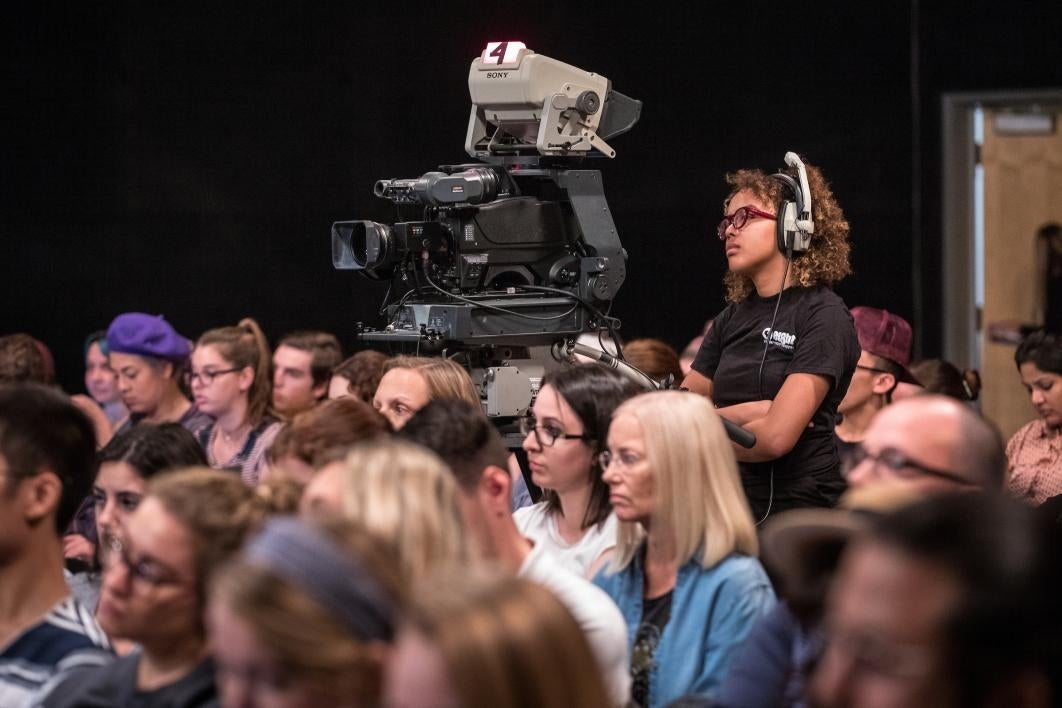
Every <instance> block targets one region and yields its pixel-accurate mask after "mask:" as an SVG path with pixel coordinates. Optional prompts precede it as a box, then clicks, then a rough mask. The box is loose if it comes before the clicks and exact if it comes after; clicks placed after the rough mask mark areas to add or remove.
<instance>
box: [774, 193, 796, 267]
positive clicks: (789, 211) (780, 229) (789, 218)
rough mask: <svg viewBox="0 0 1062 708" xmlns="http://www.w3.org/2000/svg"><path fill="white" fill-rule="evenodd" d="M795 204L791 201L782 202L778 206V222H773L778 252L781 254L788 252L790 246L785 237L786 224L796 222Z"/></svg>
mask: <svg viewBox="0 0 1062 708" xmlns="http://www.w3.org/2000/svg"><path fill="white" fill-rule="evenodd" d="M796 208H797V207H796V203H795V202H791V201H788V200H786V201H783V202H782V203H781V204H779V205H778V221H776V222H775V224H776V226H775V234H776V240H777V242H778V250H779V251H781V252H782V253H783V254H786V253H788V252H789V247H790V244H789V243H788V242H787V236H786V233H785V225H786V223H787V222H788V223H793V222H794V221H796V216H797V213H796Z"/></svg>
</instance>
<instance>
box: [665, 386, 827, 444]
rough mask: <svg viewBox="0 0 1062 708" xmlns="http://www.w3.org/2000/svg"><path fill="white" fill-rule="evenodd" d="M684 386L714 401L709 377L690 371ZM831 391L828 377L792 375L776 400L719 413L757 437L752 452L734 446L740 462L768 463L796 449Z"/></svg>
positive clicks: (724, 409)
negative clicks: (798, 441) (802, 435)
mask: <svg viewBox="0 0 1062 708" xmlns="http://www.w3.org/2000/svg"><path fill="white" fill-rule="evenodd" d="M682 383H683V386H685V387H686V388H688V389H689V390H691V391H694V392H696V393H699V394H701V395H704V396H707V397H708V398H711V397H712V392H713V384H712V380H711V379H710V378H708V377H707V376H704V375H702V374H699V373H697V372H696V371H691V372H690V373H689V374H688V375H687V376H686V378H685V380H684V381H683V382H682ZM829 391H830V380H829V379H828V378H826V377H825V376H820V375H819V374H789V376H786V377H785V381H784V382H783V383H782V387H781V388H780V389H779V390H778V395H776V396H775V397H774V400H766V401H748V402H745V403H738V404H736V405H733V406H726V407H725V408H718V409H716V412H717V413H719V415H721V416H723V417H724V418H726V419H727V420H729V421H731V422H732V423H737V424H738V425H740V426H742V427H743V428H745V429H746V430H748V431H749V432H750V433H752V434H754V435H755V436H756V445H755V446H753V447H752V448H749V449H745V448H743V447H739V446H738V445H734V446H733V447H734V454H735V456H736V457H737V459H738V461H739V462H766V461H768V460H774V459H777V458H779V457H781V456H782V455H784V454H786V453H787V452H789V451H790V450H792V449H793V446H794V445H796V442H797V440H798V439H800V435H801V434H802V433H803V432H804V429H805V428H807V427H808V426H809V425H810V424H811V417H812V416H813V415H814V414H815V411H816V410H817V409H818V407H819V406H820V405H821V404H822V402H823V400H824V399H825V398H826V394H827V393H829Z"/></svg>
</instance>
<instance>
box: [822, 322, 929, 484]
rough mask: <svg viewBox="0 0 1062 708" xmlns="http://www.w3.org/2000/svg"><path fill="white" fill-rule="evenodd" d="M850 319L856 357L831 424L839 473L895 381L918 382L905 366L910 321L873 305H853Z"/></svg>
mask: <svg viewBox="0 0 1062 708" xmlns="http://www.w3.org/2000/svg"><path fill="white" fill-rule="evenodd" d="M852 319H853V320H855V328H856V336H857V337H858V338H859V348H860V352H859V361H858V362H857V363H856V368H855V372H854V373H853V374H852V381H851V383H849V384H848V391H847V392H846V393H845V395H844V398H843V399H842V400H841V402H840V404H838V406H837V413H838V414H839V415H840V416H841V417H842V418H841V422H839V423H838V424H837V427H836V428H834V435H835V436H836V437H837V452H838V454H839V455H840V456H841V473H842V474H847V473H848V470H850V469H851V468H852V455H853V450H854V449H855V447H856V445H857V444H859V443H860V442H861V441H862V440H863V438H864V437H865V436H866V432H867V426H868V425H870V421H871V419H872V418H873V417H874V416H875V415H877V413H878V411H880V410H881V409H882V408H884V407H885V406H887V405H888V404H890V403H892V394H893V392H894V391H895V390H896V387H897V385H899V384H901V383H904V384H909V385H912V386H918V385H919V382H918V380H917V379H916V378H915V377H914V376H913V375H912V374H911V372H910V371H908V369H907V364H908V362H910V360H911V325H909V324H908V323H907V320H905V319H903V318H902V317H900V316H898V315H894V314H892V313H891V312H888V311H886V310H878V309H876V308H873V307H853V308H852Z"/></svg>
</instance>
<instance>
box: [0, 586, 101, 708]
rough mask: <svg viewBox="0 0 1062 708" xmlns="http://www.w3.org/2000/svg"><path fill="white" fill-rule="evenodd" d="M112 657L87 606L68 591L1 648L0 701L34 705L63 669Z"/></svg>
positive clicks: (15, 706) (11, 706) (9, 705)
mask: <svg viewBox="0 0 1062 708" xmlns="http://www.w3.org/2000/svg"><path fill="white" fill-rule="evenodd" d="M113 659H114V654H112V653H111V650H110V644H109V643H108V642H107V636H106V635H105V634H104V633H103V630H101V629H100V628H99V625H97V624H96V620H95V618H94V617H93V616H92V612H90V611H89V610H87V609H85V607H84V606H82V605H81V604H80V603H79V602H77V600H75V599H74V598H73V597H67V598H66V599H64V600H62V601H60V602H59V603H57V604H56V605H55V606H54V607H52V609H51V611H49V612H48V614H47V615H45V616H44V618H42V619H41V621H40V622H38V623H37V624H35V625H33V626H32V627H29V628H28V629H26V630H25V631H24V632H22V633H21V634H20V635H18V636H17V637H15V639H14V640H13V641H12V642H11V643H10V644H8V645H7V646H6V647H3V650H2V651H0V706H3V708H23V706H26V707H28V706H33V705H36V704H37V702H38V700H39V699H40V697H41V696H43V695H45V694H47V692H48V691H50V690H51V688H52V686H54V685H55V684H56V683H58V682H59V681H60V680H62V679H63V678H65V677H66V675H67V674H68V672H70V671H72V670H74V669H78V668H82V667H87V666H102V665H104V664H107V663H110V662H111V661H112V660H113Z"/></svg>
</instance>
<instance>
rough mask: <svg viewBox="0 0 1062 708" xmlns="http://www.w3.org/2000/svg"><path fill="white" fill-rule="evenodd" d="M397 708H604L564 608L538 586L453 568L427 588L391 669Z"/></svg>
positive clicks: (589, 657)
mask: <svg viewBox="0 0 1062 708" xmlns="http://www.w3.org/2000/svg"><path fill="white" fill-rule="evenodd" d="M384 691H385V701H386V705H388V706H390V707H391V708H452V707H453V706H492V707H498V708H501V707H506V708H523V707H525V706H526V708H568V707H569V706H579V707H580V708H606V707H607V706H610V705H615V704H614V703H612V702H610V701H609V699H608V694H607V693H606V690H605V686H604V684H603V682H602V680H601V674H600V672H598V670H597V667H596V666H595V665H594V658H593V654H592V653H591V651H590V648H589V646H588V645H587V642H586V638H585V637H584V636H583V633H582V632H581V631H579V626H578V624H576V622H575V621H574V620H573V619H572V616H571V614H569V612H568V611H567V609H565V607H564V605H563V604H562V603H561V602H559V601H558V599H557V598H556V597H554V596H553V595H552V594H551V593H550V592H548V591H547V590H545V589H544V588H542V587H540V586H539V585H536V584H535V583H533V582H529V581H527V580H523V579H521V578H515V577H512V576H509V575H500V574H494V573H488V572H487V571H484V570H480V571H477V572H473V573H468V572H467V571H460V572H459V569H451V572H450V573H449V574H448V576H447V577H445V578H437V579H435V580H434V581H433V582H432V583H431V585H430V586H426V587H422V588H421V592H419V593H418V594H417V596H416V600H415V601H414V602H413V603H412V607H411V608H410V610H409V612H408V615H407V617H406V619H405V621H404V623H403V626H402V628H401V630H400V632H399V634H398V637H397V639H396V641H395V648H394V651H393V652H392V653H391V655H390V657H389V658H388V662H387V674H386V680H385V688H384Z"/></svg>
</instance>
